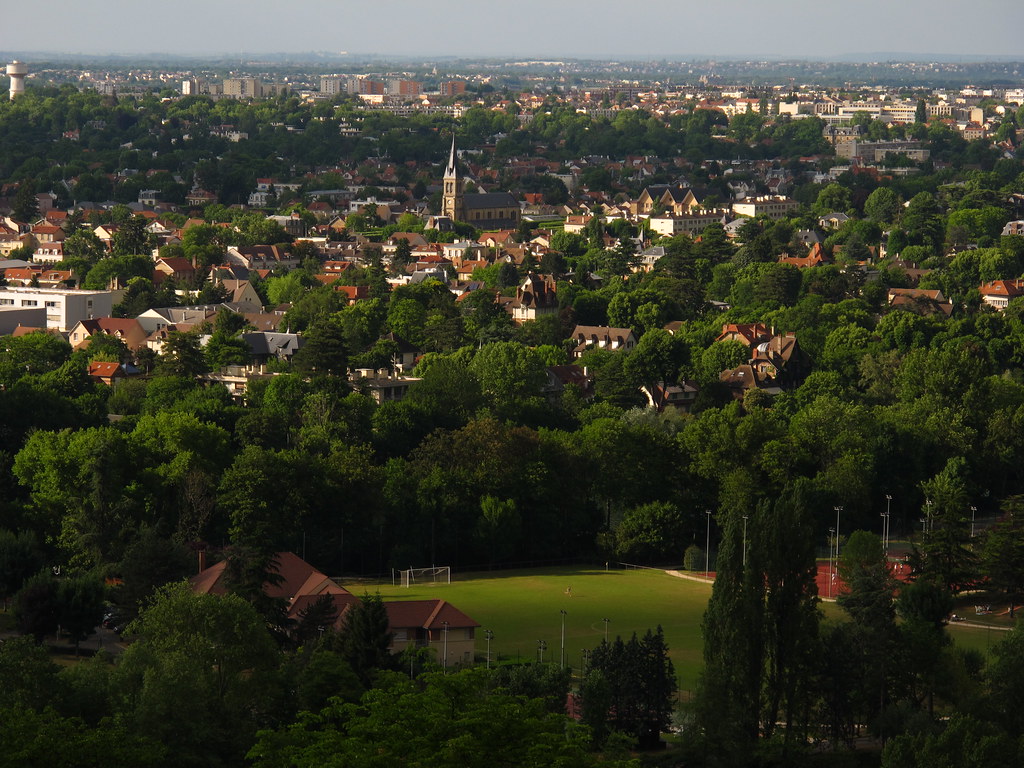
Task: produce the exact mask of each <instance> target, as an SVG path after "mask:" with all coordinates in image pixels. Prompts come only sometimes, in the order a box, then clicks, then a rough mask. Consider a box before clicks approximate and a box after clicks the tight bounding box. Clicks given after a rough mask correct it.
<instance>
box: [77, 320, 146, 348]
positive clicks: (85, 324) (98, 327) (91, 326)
mask: <svg viewBox="0 0 1024 768" xmlns="http://www.w3.org/2000/svg"><path fill="white" fill-rule="evenodd" d="M97 333H106V334H108V335H110V336H113V337H114V338H116V339H120V340H121V341H123V342H124V343H125V346H127V347H128V349H130V350H132V351H135V350H137V349H140V348H142V347H144V346H146V337H147V336H149V334H148V333H146V329H145V328H143V327H142V325H141V324H140V323H139V321H138V320H135V319H126V318H121V317H96V318H93V319H91V320H80V321H79V322H77V323H76V324H75V325H74V326H73V327H72V328H71V332H70V333H69V334H68V341H70V342H71V346H72V348H74V349H78V348H80V347H85V346H88V344H89V339H90V337H92V336H94V335H95V334H97Z"/></svg>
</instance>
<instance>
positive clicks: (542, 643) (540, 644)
mask: <svg viewBox="0 0 1024 768" xmlns="http://www.w3.org/2000/svg"><path fill="white" fill-rule="evenodd" d="M547 648H548V643H547V641H546V640H538V641H537V651H538V652H539V653H540V663H541V664H543V663H544V651H546V650H547Z"/></svg>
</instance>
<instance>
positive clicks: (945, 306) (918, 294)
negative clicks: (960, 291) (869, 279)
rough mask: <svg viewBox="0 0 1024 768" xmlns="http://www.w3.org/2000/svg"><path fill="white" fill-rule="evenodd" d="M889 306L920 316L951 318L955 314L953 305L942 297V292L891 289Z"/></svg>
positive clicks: (920, 289)
mask: <svg viewBox="0 0 1024 768" xmlns="http://www.w3.org/2000/svg"><path fill="white" fill-rule="evenodd" d="M889 306H890V307H892V308H893V309H905V310H907V311H909V312H916V313H917V314H919V315H939V314H941V315H945V316H946V317H949V316H950V315H951V314H953V305H952V304H951V303H950V302H949V300H948V299H947V298H946V297H945V296H943V295H942V291H938V290H934V291H930V290H925V289H923V288H890V289H889Z"/></svg>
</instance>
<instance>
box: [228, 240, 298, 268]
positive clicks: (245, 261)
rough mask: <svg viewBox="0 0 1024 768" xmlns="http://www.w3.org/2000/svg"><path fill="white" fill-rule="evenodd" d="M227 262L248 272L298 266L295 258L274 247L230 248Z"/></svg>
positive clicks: (249, 246) (250, 246)
mask: <svg viewBox="0 0 1024 768" xmlns="http://www.w3.org/2000/svg"><path fill="white" fill-rule="evenodd" d="M227 260H228V262H229V263H231V264H238V265H240V266H243V267H245V268H246V269H249V270H254V269H277V268H278V267H281V268H283V269H292V268H294V267H297V266H298V265H299V260H298V259H297V258H295V257H294V256H292V255H291V254H290V253H289V252H288V251H286V250H284V249H283V248H279V247H278V246H276V245H248V246H237V247H236V246H231V247H229V248H228V252H227Z"/></svg>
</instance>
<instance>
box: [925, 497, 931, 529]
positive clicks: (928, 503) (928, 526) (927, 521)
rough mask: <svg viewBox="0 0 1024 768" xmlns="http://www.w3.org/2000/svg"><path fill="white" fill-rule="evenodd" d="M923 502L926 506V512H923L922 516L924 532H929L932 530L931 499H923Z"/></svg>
mask: <svg viewBox="0 0 1024 768" xmlns="http://www.w3.org/2000/svg"><path fill="white" fill-rule="evenodd" d="M924 503H925V505H926V506H927V507H928V512H927V514H925V518H924V532H925V533H931V532H932V500H931V499H925V500H924Z"/></svg>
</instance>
